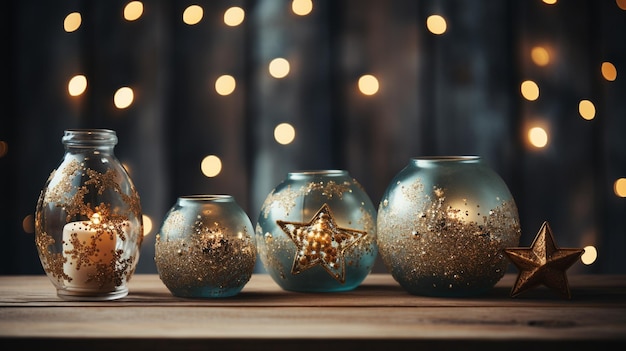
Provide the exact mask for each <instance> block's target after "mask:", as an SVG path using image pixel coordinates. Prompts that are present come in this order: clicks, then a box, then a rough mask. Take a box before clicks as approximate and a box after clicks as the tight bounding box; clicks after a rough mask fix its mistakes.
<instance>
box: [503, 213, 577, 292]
mask: <svg viewBox="0 0 626 351" xmlns="http://www.w3.org/2000/svg"><path fill="white" fill-rule="evenodd" d="M584 251H585V250H584V249H560V248H559V247H558V246H557V245H556V243H555V242H554V237H553V236H552V230H551V229H550V226H549V225H548V222H543V225H542V226H541V229H539V232H538V233H537V236H536V237H535V240H534V241H533V243H532V245H531V246H530V247H529V248H521V247H516V248H507V249H505V250H504V252H505V253H506V255H507V256H508V257H509V259H510V260H511V261H512V262H513V264H515V266H517V268H518V270H519V274H518V276H517V280H516V281H515V285H514V286H513V289H512V290H511V297H515V296H517V295H519V294H521V293H523V292H525V291H527V290H530V289H532V288H535V287H537V286H539V285H541V284H543V285H545V286H547V287H548V288H550V289H553V290H556V291H557V292H558V293H559V294H560V295H561V297H563V298H568V299H570V298H571V297H572V296H571V293H570V290H569V285H568V283H567V275H566V274H565V271H566V270H567V269H568V268H569V267H570V266H571V265H573V264H574V263H575V262H576V261H577V260H578V258H579V257H580V256H581V255H582V253H583V252H584Z"/></svg>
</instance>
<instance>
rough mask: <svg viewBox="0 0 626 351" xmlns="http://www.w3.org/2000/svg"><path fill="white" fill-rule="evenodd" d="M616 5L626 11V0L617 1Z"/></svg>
mask: <svg viewBox="0 0 626 351" xmlns="http://www.w3.org/2000/svg"><path fill="white" fill-rule="evenodd" d="M615 3H616V4H617V7H619V8H620V9H622V10H624V11H626V0H615Z"/></svg>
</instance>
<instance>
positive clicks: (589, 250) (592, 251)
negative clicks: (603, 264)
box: [580, 245, 598, 266]
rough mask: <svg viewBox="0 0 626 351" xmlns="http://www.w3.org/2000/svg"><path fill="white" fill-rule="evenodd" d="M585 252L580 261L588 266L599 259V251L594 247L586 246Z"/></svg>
mask: <svg viewBox="0 0 626 351" xmlns="http://www.w3.org/2000/svg"><path fill="white" fill-rule="evenodd" d="M584 250H585V252H584V253H583V254H582V256H580V260H581V261H582V262H583V264H586V265H587V266H588V265H590V264H592V263H594V262H595V261H596V259H597V258H598V250H596V248H595V247H594V246H591V245H589V246H585V247H584Z"/></svg>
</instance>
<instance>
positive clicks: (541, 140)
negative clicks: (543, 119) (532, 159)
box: [528, 127, 548, 148]
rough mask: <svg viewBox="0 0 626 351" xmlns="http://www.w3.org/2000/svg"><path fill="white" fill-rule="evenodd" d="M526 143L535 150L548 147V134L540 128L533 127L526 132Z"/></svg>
mask: <svg viewBox="0 0 626 351" xmlns="http://www.w3.org/2000/svg"><path fill="white" fill-rule="evenodd" d="M528 141H529V142H530V144H531V145H532V146H534V147H536V148H543V147H545V146H546V145H548V133H547V132H546V131H545V129H543V128H541V127H533V128H530V130H529V131H528Z"/></svg>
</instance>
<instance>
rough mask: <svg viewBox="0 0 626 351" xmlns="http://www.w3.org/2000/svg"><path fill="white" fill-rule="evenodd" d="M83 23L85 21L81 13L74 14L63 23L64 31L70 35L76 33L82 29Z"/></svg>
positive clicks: (66, 17)
mask: <svg viewBox="0 0 626 351" xmlns="http://www.w3.org/2000/svg"><path fill="white" fill-rule="evenodd" d="M82 22H83V19H82V17H81V15H80V13H79V12H72V13H70V14H69V15H67V16H65V20H64V21H63V29H65V31H66V32H68V33H71V32H74V31H76V30H78V28H80V25H81V23H82Z"/></svg>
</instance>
